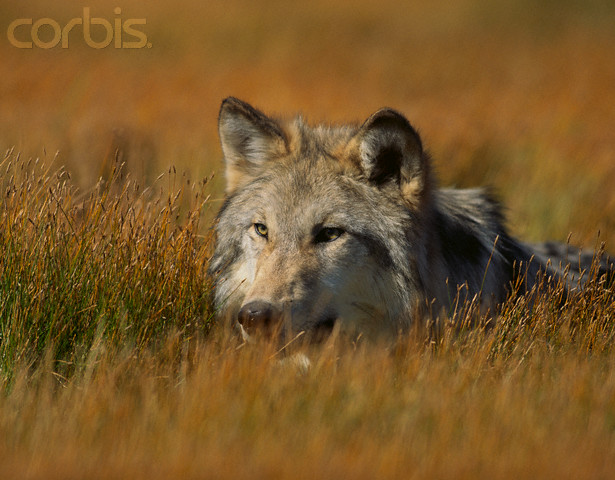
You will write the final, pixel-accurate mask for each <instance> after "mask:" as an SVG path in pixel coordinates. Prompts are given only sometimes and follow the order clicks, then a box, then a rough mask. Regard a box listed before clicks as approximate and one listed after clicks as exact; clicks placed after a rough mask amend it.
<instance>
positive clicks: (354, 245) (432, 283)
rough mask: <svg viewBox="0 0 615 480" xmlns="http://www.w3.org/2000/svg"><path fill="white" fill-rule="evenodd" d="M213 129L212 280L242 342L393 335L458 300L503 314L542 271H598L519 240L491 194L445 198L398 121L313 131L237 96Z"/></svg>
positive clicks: (384, 114) (412, 135) (561, 249)
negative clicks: (261, 337) (218, 195)
mask: <svg viewBox="0 0 615 480" xmlns="http://www.w3.org/2000/svg"><path fill="white" fill-rule="evenodd" d="M218 126H219V136H220V141H221V145H222V151H223V155H224V161H225V166H226V172H225V173H226V197H225V200H224V203H223V205H222V207H221V209H220V211H219V214H218V217H217V221H216V224H215V234H216V246H215V250H214V254H213V256H212V258H211V261H210V265H209V274H210V275H211V276H212V278H214V291H215V294H214V302H215V305H216V308H217V310H218V312H219V315H220V316H221V317H223V318H226V319H227V320H228V321H229V322H231V323H233V324H237V326H238V327H239V328H240V329H241V331H242V333H243V334H244V336H249V335H254V334H255V333H256V332H268V333H269V334H275V333H274V332H277V334H278V335H281V334H285V335H294V334H299V333H303V332H304V333H306V334H308V335H309V336H310V337H311V338H322V336H323V335H328V334H330V333H331V332H332V331H333V329H338V330H340V331H343V332H349V333H351V334H356V335H363V334H365V335H368V336H380V335H383V334H393V335H395V334H398V333H399V332H400V331H404V330H405V329H407V328H408V327H409V326H411V325H412V324H413V322H416V321H417V320H419V319H423V318H425V317H426V316H431V317H438V316H440V315H441V314H442V313H444V314H449V313H450V312H451V310H452V309H453V305H454V302H455V301H456V299H457V300H458V299H459V296H460V294H461V295H462V296H463V297H464V298H467V299H473V300H478V301H479V302H480V303H481V305H483V307H485V308H494V307H495V306H497V304H499V303H500V302H502V301H504V300H505V299H506V297H507V296H508V295H509V294H510V293H511V292H512V291H515V292H519V291H521V292H525V291H528V290H530V289H531V288H532V287H533V286H534V284H535V282H536V281H537V278H539V277H540V275H539V273H540V272H544V273H545V274H547V275H548V276H549V278H555V277H556V276H557V275H559V274H561V268H563V265H565V264H567V263H569V262H573V261H574V262H576V265H575V267H574V268H573V269H572V270H575V271H579V272H580V271H583V270H584V269H589V268H590V265H591V262H592V260H593V254H592V253H586V252H582V253H579V251H574V250H573V247H570V246H569V245H559V244H543V245H530V244H526V243H523V242H521V241H519V240H516V239H515V238H513V237H512V236H510V235H509V233H508V231H507V229H506V228H505V224H504V220H503V216H502V212H501V208H500V205H499V204H498V202H497V201H496V200H495V199H494V198H493V195H492V194H491V193H490V191H489V190H486V189H466V190H461V189H446V188H439V187H438V184H437V181H436V178H435V175H434V172H433V168H432V165H431V159H430V156H429V155H428V154H427V152H426V151H425V149H424V148H423V144H422V141H421V138H420V136H419V134H418V133H417V131H416V130H415V129H414V128H413V127H412V126H411V125H410V123H409V122H408V120H407V119H406V117H404V116H403V115H402V114H401V113H399V112H397V111H396V110H393V109H390V108H383V109H380V110H378V111H377V112H375V113H374V114H373V115H371V116H370V117H369V118H367V120H366V121H365V122H363V123H362V124H353V125H339V126H324V125H316V126H310V125H308V124H307V123H306V122H305V121H304V120H303V119H302V117H301V116H297V117H295V118H292V119H290V120H283V119H278V118H273V117H269V116H267V115H265V114H264V113H262V112H261V111H259V110H257V109H256V108H254V107H252V106H251V105H249V104H248V103H245V102H243V101H241V100H239V99H237V98H233V97H229V98H227V99H225V100H224V101H223V102H222V105H221V108H220V113H219V122H218ZM575 259H576V260H575ZM601 267H602V268H606V264H605V263H604V262H603V264H602V266H601ZM280 332H282V333H280Z"/></svg>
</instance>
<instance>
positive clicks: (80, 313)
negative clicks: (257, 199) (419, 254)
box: [0, 0, 615, 479]
mask: <svg viewBox="0 0 615 480" xmlns="http://www.w3.org/2000/svg"><path fill="white" fill-rule="evenodd" d="M116 7H121V13H114V9H115V8H116ZM89 8H90V12H91V15H92V17H97V18H98V17H100V18H104V19H107V20H108V21H110V22H111V23H113V22H114V20H118V21H120V22H126V21H127V20H130V19H146V24H145V25H140V26H139V27H138V28H139V29H140V30H141V31H143V32H145V33H146V34H147V40H148V42H149V43H151V48H143V49H132V50H129V49H116V48H113V46H109V47H107V48H105V49H100V50H98V49H93V48H91V47H88V46H87V44H86V42H85V41H84V39H83V36H82V34H81V30H80V27H75V29H74V31H72V33H71V36H70V38H69V40H70V43H69V48H66V49H63V48H61V47H60V46H58V47H55V48H51V49H41V48H36V47H35V48H32V49H20V48H16V47H14V46H12V45H11V44H10V43H9V41H8V39H7V36H6V32H7V29H8V28H9V24H10V23H11V22H12V21H13V20H15V19H19V18H32V19H33V22H36V21H37V20H38V19H41V18H48V19H52V20H53V21H55V22H57V23H58V25H60V26H64V25H66V24H67V23H69V22H70V20H71V19H73V18H76V17H80V16H82V15H83V7H82V6H81V5H75V4H74V3H73V2H54V3H53V4H51V3H49V2H42V1H34V0H33V1H29V2H27V3H26V2H11V3H9V2H4V3H2V4H0V26H1V27H2V37H1V38H0V56H1V57H0V58H2V62H0V101H1V105H2V109H0V149H1V150H2V152H3V154H2V156H1V157H0V186H1V187H2V190H1V191H0V194H1V197H0V252H1V255H0V382H1V383H2V393H0V478H148V479H153V478H233V479H235V478H340V477H341V478H366V479H367V478H404V479H406V478H415V479H423V478H425V479H427V478H429V479H432V478H455V479H460V478H461V479H463V478H468V479H470V478H502V479H505V478H556V477H559V478H570V479H579V478H581V479H582V478H588V479H595V478H605V479H606V478H613V477H614V476H615V349H614V348H613V343H614V340H615V303H614V301H613V299H612V296H611V295H609V292H608V291H605V289H604V285H602V284H600V283H598V282H594V283H592V284H591V285H590V287H589V288H588V289H587V290H586V291H585V292H583V293H580V294H578V295H576V296H574V297H572V298H570V299H569V300H568V301H567V302H566V303H565V304H564V305H561V302H560V301H559V294H560V293H561V292H558V291H551V292H545V293H543V294H542V295H541V296H540V297H539V298H538V300H537V301H535V302H533V303H531V302H528V301H526V300H525V299H523V298H521V299H518V300H515V301H510V302H509V303H507V304H506V305H505V306H504V307H503V311H502V314H501V316H500V318H499V323H498V324H497V325H496V327H495V328H493V329H492V330H488V331H483V330H481V329H471V330H468V331H466V330H462V331H458V330H456V329H453V328H452V327H451V326H450V325H445V326H444V328H443V331H442V334H441V336H440V337H438V338H437V339H435V340H429V339H428V338H427V337H426V336H425V335H424V333H423V332H420V331H417V332H410V334H408V336H407V338H404V339H401V340H400V342H399V345H397V346H396V347H395V348H392V349H391V348H385V347H384V346H382V345H371V344H364V343H359V344H353V345H348V344H344V343H343V342H331V343H330V344H327V345H324V346H321V347H320V348H312V349H310V351H309V352H307V353H308V354H309V356H310V358H311V360H312V368H311V369H310V370H309V372H307V373H305V372H304V373H298V370H297V369H296V368H294V367H292V366H290V367H289V366H288V365H282V364H280V362H278V360H280V359H282V358H283V356H282V355H281V354H280V353H279V352H277V351H276V350H275V349H274V348H273V347H272V346H262V348H252V347H247V346H242V345H241V344H240V343H239V341H238V339H236V338H234V337H232V336H229V334H228V332H227V331H226V330H225V329H224V328H222V327H221V326H220V325H216V323H215V321H214V313H213V309H212V305H211V300H210V279H208V278H207V276H206V274H205V271H206V267H207V260H208V257H209V255H210V253H211V247H212V238H211V231H210V227H211V221H212V218H213V215H214V214H215V212H216V210H217V209H218V207H219V205H220V200H221V195H222V193H221V192H222V186H223V180H224V179H223V175H222V168H221V161H220V158H221V152H220V148H219V146H218V143H217V133H216V117H217V111H218V108H219V105H220V102H221V100H222V99H223V98H224V97H226V96H228V95H234V96H237V97H240V98H243V99H245V100H248V101H250V102H252V103H254V104H255V105H257V106H259V107H261V108H262V109H264V110H265V111H267V112H279V113H283V114H292V113H294V112H298V111H301V112H303V113H304V114H305V115H306V117H307V118H308V119H309V120H311V121H314V122H316V121H327V122H329V121H330V122H338V121H360V120H362V119H364V118H366V117H367V116H368V115H369V114H370V113H372V112H373V111H375V110H376V109H378V108H379V107H381V106H384V105H387V106H391V107H395V108H397V109H399V110H400V111H402V112H404V113H405V114H406V115H407V116H408V118H409V119H410V120H411V122H412V123H413V124H414V125H415V126H416V127H417V128H418V129H419V130H420V132H421V135H422V136H423V139H424V142H425V144H426V145H427V146H428V147H429V149H430V151H431V153H432V155H433V157H434V160H435V163H436V167H437V171H438V174H439V176H440V178H441V180H442V183H443V184H445V185H457V186H463V187H465V186H474V185H481V184H490V185H493V186H494V187H495V188H496V190H497V191H498V192H499V195H500V197H501V198H502V200H503V203H504V204H505V205H506V206H507V208H508V217H509V227H510V230H511V231H512V232H513V233H514V234H515V235H517V236H520V237H522V238H524V239H528V240H532V241H537V240H541V239H554V240H559V241H566V239H567V238H568V237H569V235H571V241H572V242H573V243H575V244H580V245H584V246H585V247H588V248H594V247H596V246H600V244H601V242H605V244H606V248H607V250H610V251H615V135H613V129H614V127H615V108H613V107H614V106H615V60H613V51H615V5H613V4H612V2H607V1H600V0H591V1H585V2H581V1H573V0H566V1H563V2H542V3H541V4H540V6H536V4H535V2H528V1H524V0H519V1H517V2H504V1H491V2H488V1H486V0H476V1H470V0H463V1H459V2H455V3H454V4H453V5H451V4H450V2H443V1H440V0H437V1H434V2H430V3H429V4H427V3H426V2H408V3H407V4H406V5H403V6H402V4H400V3H399V2H393V1H392V0H384V1H381V2H367V1H363V0H360V1H358V2H349V1H345V0H342V1H339V2H335V3H333V4H331V3H330V2H324V1H322V0H315V1H312V2H309V3H305V4H290V3H288V2H282V1H278V0H275V1H274V0H271V1H267V2H260V3H256V2H249V1H247V0H241V1H240V0H229V1H226V2H218V1H211V2H197V1H195V0H189V1H187V2H184V3H183V4H182V5H181V6H180V5H169V4H167V3H165V2H162V1H161V0H153V1H150V2H147V4H145V3H139V2H136V1H135V0H126V1H125V2H122V3H121V4H119V3H109V2H104V1H102V0H94V1H92V2H90V3H89ZM18 33H19V39H20V40H22V41H23V40H27V38H26V37H28V35H30V33H31V32H30V29H29V27H27V28H20V29H19V30H18ZM94 33H95V34H97V35H100V36H98V37H96V38H97V39H99V40H100V38H101V36H102V33H101V31H100V30H98V31H96V30H94ZM94 33H93V34H94ZM39 34H40V36H41V39H42V40H43V41H49V39H50V38H51V37H52V35H53V31H52V30H51V27H49V26H47V27H45V26H44V27H41V29H40V30H39ZM4 152H6V153H4ZM470 314H477V313H476V312H474V313H472V312H470Z"/></svg>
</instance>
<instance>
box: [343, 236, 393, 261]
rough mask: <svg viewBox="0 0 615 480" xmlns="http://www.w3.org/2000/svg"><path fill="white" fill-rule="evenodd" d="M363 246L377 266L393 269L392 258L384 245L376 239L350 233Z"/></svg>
mask: <svg viewBox="0 0 615 480" xmlns="http://www.w3.org/2000/svg"><path fill="white" fill-rule="evenodd" d="M352 235H354V236H355V237H356V238H357V239H358V240H359V241H360V242H361V243H362V244H363V245H365V246H366V247H367V250H368V251H369V254H370V256H372V257H373V258H375V259H376V261H377V262H378V265H380V266H381V267H383V268H391V267H393V258H391V254H390V253H389V251H388V250H387V248H386V245H385V244H384V243H383V242H381V241H380V240H379V239H378V238H376V237H374V236H371V235H367V234H365V233H360V232H352Z"/></svg>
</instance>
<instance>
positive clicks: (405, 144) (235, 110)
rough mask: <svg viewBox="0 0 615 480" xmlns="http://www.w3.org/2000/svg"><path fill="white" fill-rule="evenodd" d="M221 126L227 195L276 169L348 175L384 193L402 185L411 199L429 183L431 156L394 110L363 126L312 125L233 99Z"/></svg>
mask: <svg viewBox="0 0 615 480" xmlns="http://www.w3.org/2000/svg"><path fill="white" fill-rule="evenodd" d="M218 125H219V135H220V140H221V145H222V150H223V154H224V159H225V163H226V180H227V189H226V192H227V194H231V193H233V192H234V191H236V190H238V189H240V188H245V187H246V186H247V184H249V183H250V182H252V181H254V180H255V179H257V178H259V177H261V176H262V175H271V173H272V172H273V171H276V172H277V173H278V174H279V173H281V172H284V171H286V172H287V173H288V172H289V171H291V172H292V173H294V174H295V178H296V179H297V180H298V179H299V178H300V176H301V175H305V176H308V175H310V173H311V172H312V171H313V169H315V168H316V169H318V172H319V174H320V175H323V174H324V175H326V174H327V173H330V174H332V175H336V174H340V173H344V174H345V175H346V176H348V177H354V178H355V179H356V180H359V181H360V182H363V183H365V184H369V185H370V186H375V187H379V188H380V189H381V190H383V191H386V188H384V187H388V186H397V187H399V186H402V187H403V192H402V193H404V195H406V196H408V197H410V196H413V194H418V193H420V191H421V190H422V189H423V187H424V186H425V183H426V182H425V180H426V173H427V170H428V169H427V168H426V164H427V158H426V155H425V154H424V152H423V148H422V144H421V140H420V137H419V135H418V134H417V132H416V131H415V130H414V128H413V127H412V126H411V125H410V123H409V122H408V120H407V119H406V118H405V117H404V116H403V115H401V114H400V113H398V112H396V111H395V110H392V109H390V108H383V109H381V110H379V111H377V112H376V113H374V114H373V115H372V116H371V117H369V118H368V119H367V120H366V121H365V122H364V123H363V124H362V125H358V124H349V125H340V126H324V125H317V126H314V127H311V126H309V125H307V124H306V123H305V122H304V121H303V119H302V117H301V116H297V117H295V118H293V119H291V120H280V119H276V118H272V117H269V116H266V115H265V114H263V113H262V112H260V111H258V110H256V109H255V108H254V107H252V106H251V105H249V104H247V103H245V102H243V101H241V100H238V99H236V98H232V97H230V98H227V99H226V100H224V101H223V102H222V106H221V108H220V114H219V121H218ZM289 169H290V170H289ZM303 186H304V187H305V186H307V185H303Z"/></svg>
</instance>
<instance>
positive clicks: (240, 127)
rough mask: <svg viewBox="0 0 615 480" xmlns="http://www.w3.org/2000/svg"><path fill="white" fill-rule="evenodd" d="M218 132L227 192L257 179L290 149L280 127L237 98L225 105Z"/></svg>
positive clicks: (228, 99)
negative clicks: (269, 163)
mask: <svg viewBox="0 0 615 480" xmlns="http://www.w3.org/2000/svg"><path fill="white" fill-rule="evenodd" d="M218 132H219V135H220V142H221V144H222V152H223V153H224V161H225V163H226V191H227V193H231V192H233V191H234V190H236V189H237V188H238V187H239V186H241V185H243V184H244V183H246V182H248V181H249V180H250V179H252V178H254V177H255V176H257V175H258V174H259V172H260V171H261V167H262V166H263V165H264V164H265V163H266V162H267V161H268V160H270V159H272V158H275V157H277V156H280V155H282V154H284V153H285V152H286V151H287V150H288V147H287V140H286V137H285V135H284V132H282V129H281V128H280V126H279V124H278V123H277V122H276V121H275V120H273V119H271V118H269V117H268V116H266V115H265V114H264V113H262V112H260V111H259V110H257V109H255V108H254V107H252V106H251V105H249V104H248V103H246V102H243V101H241V100H239V99H237V98H233V97H228V98H226V99H225V100H224V101H223V102H222V105H221V107H220V115H219V116H218Z"/></svg>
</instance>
